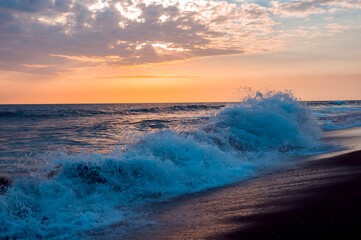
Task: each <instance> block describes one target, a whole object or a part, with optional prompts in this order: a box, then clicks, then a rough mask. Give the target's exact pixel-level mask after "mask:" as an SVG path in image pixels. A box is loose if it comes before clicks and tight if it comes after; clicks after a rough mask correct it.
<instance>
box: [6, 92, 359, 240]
mask: <svg viewBox="0 0 361 240" xmlns="http://www.w3.org/2000/svg"><path fill="white" fill-rule="evenodd" d="M359 125H361V101H327V102H325V101H323V102H298V101H297V100H296V99H294V98H293V96H291V95H289V94H288V93H281V92H271V93H266V94H260V93H256V94H254V96H252V97H249V98H247V99H245V100H243V101H242V102H240V103H229V104H227V103H186V104H89V105H76V104H75V105H1V106H0V176H8V177H11V178H13V179H15V180H14V183H13V186H12V187H11V188H10V189H9V190H8V191H7V192H6V193H5V194H4V195H1V196H0V210H1V211H0V237H3V238H5V237H13V238H17V239H39V238H43V239H69V238H70V239H78V238H87V236H89V234H90V235H91V232H93V231H96V230H97V229H100V228H104V227H108V226H110V225H112V224H117V225H119V226H122V224H123V225H129V224H130V223H131V224H132V225H136V226H141V225H142V224H147V223H146V222H143V221H141V219H142V217H141V216H142V214H146V213H139V211H134V209H136V208H137V207H139V206H140V205H144V204H148V203H153V202H159V201H164V200H169V199H171V198H172V197H175V196H179V195H182V194H187V193H192V192H197V191H202V190H205V189H209V188H213V187H219V186H222V185H224V184H228V183H232V182H236V181H241V180H244V179H248V178H252V177H255V176H259V175H261V174H262V172H264V171H273V170H276V169H279V168H282V167H285V166H289V165H292V164H294V163H295V161H297V160H292V159H297V158H298V157H299V156H304V155H311V154H316V153H320V152H324V151H328V150H330V146H329V145H327V144H325V143H323V142H322V131H329V130H333V129H340V128H347V127H352V126H359ZM135 212H137V213H135Z"/></svg>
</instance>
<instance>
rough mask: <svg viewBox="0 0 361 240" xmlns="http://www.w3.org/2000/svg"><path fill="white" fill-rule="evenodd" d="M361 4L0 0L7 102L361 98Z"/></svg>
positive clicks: (0, 55)
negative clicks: (261, 93) (271, 94)
mask: <svg viewBox="0 0 361 240" xmlns="http://www.w3.org/2000/svg"><path fill="white" fill-rule="evenodd" d="M360 39H361V0H338V1H335V0H292V1H291V0H279V1H265V0H229V1H219V0H182V1H175V0H77V1H76V0H1V1H0V104H42V103H141V102H224V101H237V100H238V98H239V95H241V94H242V89H243V88H244V87H251V88H252V89H255V90H267V89H270V90H281V91H283V90H285V89H288V90H292V91H293V93H294V95H295V96H296V97H298V98H300V99H302V100H338V99H348V100H352V99H361V40H360Z"/></svg>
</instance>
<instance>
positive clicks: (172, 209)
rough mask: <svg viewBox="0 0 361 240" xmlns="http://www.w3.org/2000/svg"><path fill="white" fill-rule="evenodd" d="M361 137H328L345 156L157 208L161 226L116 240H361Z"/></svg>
mask: <svg viewBox="0 0 361 240" xmlns="http://www.w3.org/2000/svg"><path fill="white" fill-rule="evenodd" d="M360 133H361V128H355V129H348V130H342V131H335V132H329V133H328V134H327V135H326V139H329V140H337V141H338V142H340V143H341V145H343V146H347V147H349V149H348V150H347V151H340V152H338V153H332V154H328V155H323V156H320V157H315V158H310V159H308V161H306V162H304V163H302V164H300V165H298V166H296V167H294V168H292V169H289V170H286V171H280V172H278V173H273V174H268V175H265V176H263V177H260V178H257V179H251V180H248V181H244V182H241V183H238V184H235V185H232V186H227V187H222V188H219V189H214V190H210V191H206V192H203V193H198V194H193V195H190V196H184V197H181V198H179V199H176V200H173V201H171V202H168V203H159V204H155V205H152V206H151V207H150V208H151V211H152V214H150V215H149V219H150V220H152V221H154V222H156V223H157V224H155V225H153V226H149V227H147V228H145V229H142V230H139V231H137V232H135V233H133V234H129V235H126V236H124V235H122V236H121V237H120V235H118V237H115V238H114V239H245V240H247V239H281V240H282V239H292V240H293V239H328V240H329V239H361V151H360V149H361V148H360V145H359V144H360V139H361V134H360ZM352 147H353V149H351V148H352Z"/></svg>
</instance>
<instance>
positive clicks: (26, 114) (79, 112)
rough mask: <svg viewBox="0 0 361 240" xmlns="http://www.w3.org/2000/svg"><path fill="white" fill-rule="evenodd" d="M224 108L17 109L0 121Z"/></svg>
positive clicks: (2, 112)
mask: <svg viewBox="0 0 361 240" xmlns="http://www.w3.org/2000/svg"><path fill="white" fill-rule="evenodd" d="M223 107H225V105H224V104H219V105H204V104H191V105H189V104H185V105H174V106H169V107H144V108H131V109H124V110H120V111H114V110H108V111H105V110H102V109H99V110H94V109H82V108H79V109H74V108H51V107H49V108H47V109H45V110H44V109H41V110H36V109H33V108H32V109H29V110H27V109H19V110H0V119H26V118H30V119H43V118H67V117H88V116H96V115H114V114H118V115H129V114H137V113H160V112H166V113H171V112H177V111H198V110H212V109H214V110H218V109H221V108H223Z"/></svg>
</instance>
